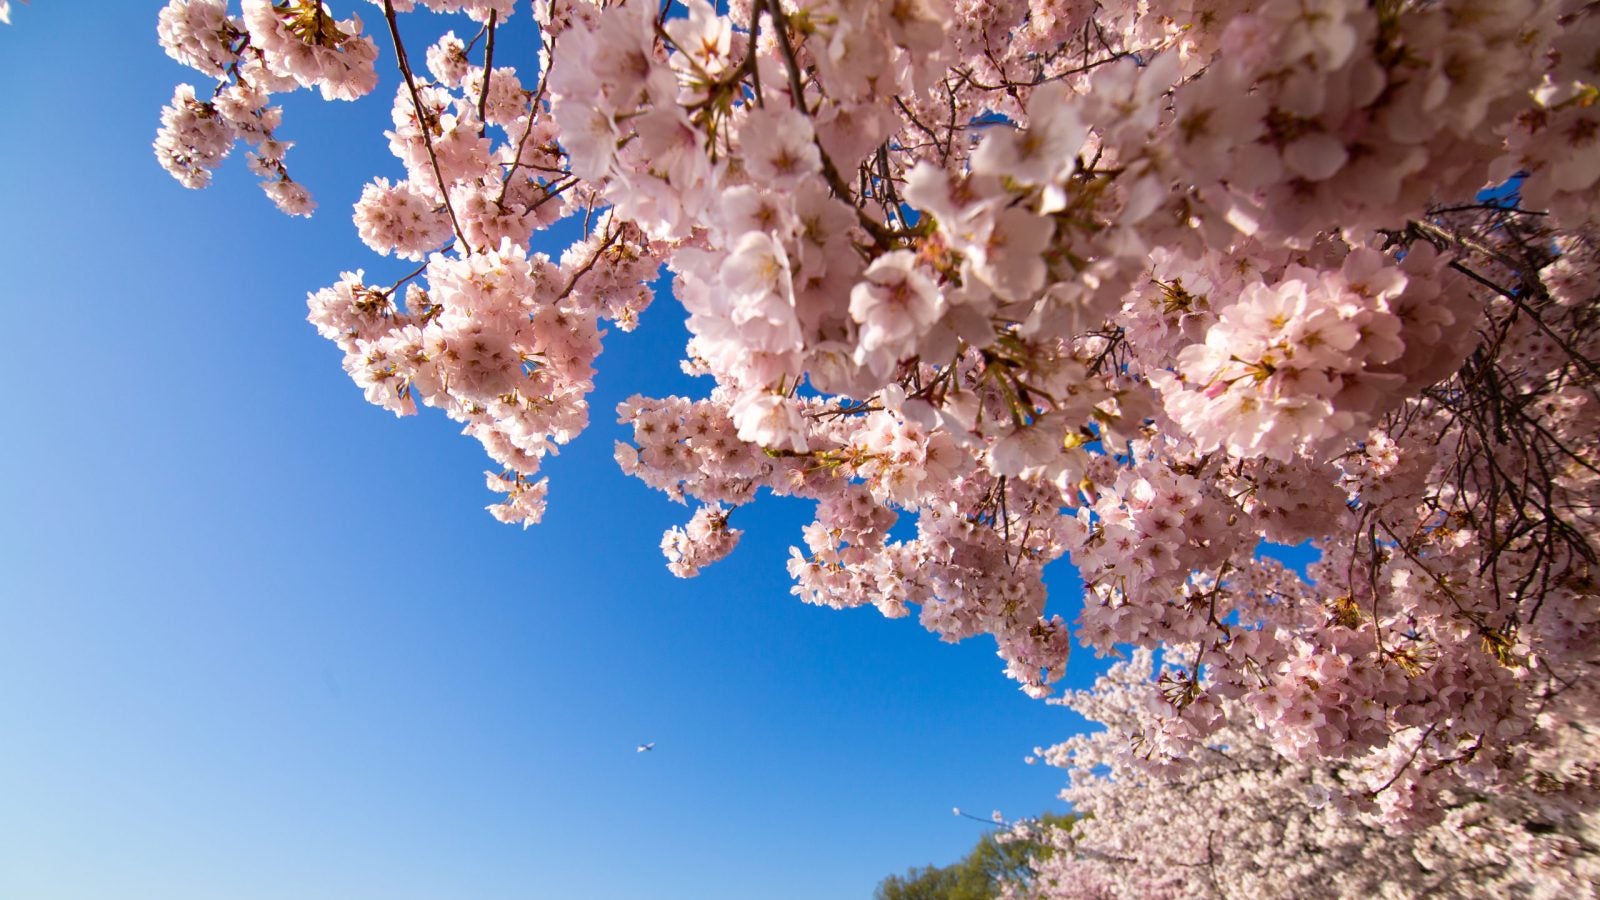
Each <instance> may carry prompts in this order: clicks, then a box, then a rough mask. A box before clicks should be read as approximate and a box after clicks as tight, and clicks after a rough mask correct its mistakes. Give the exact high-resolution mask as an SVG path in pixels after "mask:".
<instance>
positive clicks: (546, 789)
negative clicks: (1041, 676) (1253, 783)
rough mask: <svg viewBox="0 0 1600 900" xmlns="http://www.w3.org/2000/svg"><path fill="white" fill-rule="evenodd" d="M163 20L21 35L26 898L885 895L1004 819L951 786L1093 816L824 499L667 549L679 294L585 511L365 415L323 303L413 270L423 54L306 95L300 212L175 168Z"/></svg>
mask: <svg viewBox="0 0 1600 900" xmlns="http://www.w3.org/2000/svg"><path fill="white" fill-rule="evenodd" d="M159 7H160V4H159V3H157V2H155V0H139V2H133V0H117V2H111V0H80V2H60V0H39V2H36V3H34V4H33V5H31V6H26V7H17V8H15V9H14V16H13V18H14V21H15V24H14V25H13V26H11V27H10V28H8V29H0V84H4V85H5V86H6V87H7V88H8V91H7V96H6V99H5V101H4V114H3V115H0V147H4V149H3V150H0V157H3V158H4V161H5V165H3V166H0V198H4V210H5V215H4V217H3V219H0V232H3V235H0V236H3V240H0V313H3V315H4V321H5V323H6V329H7V334H8V335H9V336H10V341H9V346H8V348H7V352H6V353H5V354H4V355H3V356H0V367H3V368H0V375H3V383H4V384H5V386H6V387H7V388H9V390H8V391H7V394H6V397H7V399H8V401H9V405H10V411H9V414H8V416H7V424H6V425H5V426H3V427H0V465H3V470H0V471H3V474H0V798H3V799H0V897H4V898H7V900H11V898H16V900H66V898H73V900H79V898H82V900H88V898H95V900H105V898H118V900H120V898H129V900H132V898H162V900H188V898H196V900H198V898H217V897H227V898H238V900H248V898H305V900H309V898H335V897H337V898H384V900H407V898H419V900H420V898H475V900H476V898H566V897H585V898H591V897H592V898H619V900H622V898H750V897H762V898H773V900H782V898H795V900H802V898H850V897H862V898H865V897H868V896H870V894H871V891H872V888H873V886H874V885H875V884H876V882H877V881H878V880H879V879H880V878H881V877H883V876H884V875H887V874H890V873H897V872H900V871H903V870H904V869H906V868H908V867H910V866H913V865H921V864H926V863H930V862H937V863H943V862H949V861H952V860H954V859H955V858H957V857H959V855H960V854H961V853H962V852H964V851H965V850H966V849H967V848H968V847H969V846H970V845H971V843H972V842H973V841H974V840H975V839H976V837H977V836H978V834H979V833H980V832H981V826H979V825H977V824H976V823H973V822H970V821H966V820H962V819H956V818H954V817H952V816H951V814H950V808H951V807H952V806H957V805H959V806H962V807H964V808H967V809H970V810H975V811H978V812H980V813H984V814H986V813H987V811H988V810H990V809H993V808H1000V809H1002V810H1004V811H1005V812H1006V813H1007V814H1010V815H1026V814H1031V813H1038V812H1042V811H1045V810H1052V809H1061V808H1062V807H1061V805H1060V804H1059V802H1058V801H1056V800H1055V799H1054V794H1055V791H1056V790H1057V788H1058V787H1059V786H1060V783H1061V773H1058V772H1056V771H1053V770H1050V769H1048V768H1044V767H1042V766H1039V767H1029V766H1026V765H1024V764H1023V762H1022V758H1023V757H1024V756H1025V755H1026V754H1028V753H1029V752H1030V750H1031V749H1032V748H1033V747H1034V746H1035V745H1038V744H1046V743H1051V742H1053V741H1055V740H1059V739H1061V738H1064V737H1065V736H1067V735H1068V734H1070V733H1071V732H1072V730H1073V729H1074V728H1076V727H1078V720H1076V719H1075V718H1074V717H1072V716H1071V715H1070V714H1068V713H1066V712H1064V711H1061V710H1059V709H1056V708H1053V707H1049V706H1046V705H1044V704H1041V703H1037V702H1034V701H1030V700H1028V699H1027V698H1025V697H1024V696H1023V695H1022V694H1021V693H1020V692H1018V691H1017V690H1016V689H1015V687H1014V686H1013V685H1012V684H1011V683H1010V682H1008V681H1007V680H1006V679H1004V678H1003V677H1002V675H1001V674H1000V664H999V661H998V660H997V659H996V658H995V656H994V648H993V644H992V642H991V641H989V640H987V639H983V640H974V641H970V642H967V643H965V644H961V645H954V646H953V645H948V644H943V643H940V642H939V641H938V640H937V639H935V638H934V637H933V636H931V635H929V634H928V633H926V632H924V631H923V630H922V629H921V628H920V627H918V626H917V625H916V624H915V623H914V622H913V621H910V620H899V621H888V620H884V619H882V618H880V617H879V616H878V614H877V613H876V612H874V611H871V610H858V611H853V612H846V613H841V612H835V611H832V610H825V609H816V608H811V607H806V606H803V605H802V604H800V603H799V602H798V601H796V600H794V599H793V598H792V597H790V596H789V594H788V587H789V582H788V580H787V576H786V575H785V574H784V570H783V561H784V558H785V556H786V554H787V548H788V546H789V545H790V544H794V543H799V527H800V525H801V524H803V522H804V521H805V520H806V509H805V507H804V505H803V504H799V503H791V502H778V503H773V502H768V503H764V504H762V505H761V507H760V508H759V511H757V510H747V511H744V512H741V513H740V519H741V521H740V523H739V524H740V525H741V526H742V527H744V528H745V530H746V534H745V538H744V542H743V544H742V545H741V547H740V548H739V550H738V551H737V552H736V553H735V554H734V555H733V557H731V558H730V559H729V560H727V561H725V562H724V563H721V564H719V565H717V566H714V567H712V568H711V569H709V570H707V571H706V573H705V574H703V575H702V576H701V577H699V578H698V579H694V580H691V581H679V580H677V579H675V578H672V577H671V576H670V575H669V574H667V572H666V571H665V568H664V567H663V565H662V559H661V555H660V552H659V550H658V547H657V545H658V542H659V540H660V534H661V531H662V529H664V528H666V527H667V526H669V525H672V524H677V523H680V522H682V521H683V520H685V519H686V518H687V512H688V511H687V510H686V509H684V508H683V507H679V506H676V505H674V504H672V503H671V502H669V501H667V500H666V499H665V498H663V497H662V496H661V495H659V494H657V493H655V492H652V491H650V490H649V489H648V488H646V487H644V486H643V485H642V484H640V483H638V482H636V481H632V480H629V479H627V478H624V477H623V476H622V475H621V474H620V473H619V472H618V471H617V469H616V466H615V464H614V463H613V462H612V459H611V452H610V447H611V443H612V441H613V440H614V439H615V438H616V437H617V436H618V435H619V429H618V427H617V426H615V425H613V424H612V420H613V416H611V415H610V411H611V409H612V408H613V406H614V405H615V403H616V402H617V401H618V400H619V399H621V398H623V397H625V396H627V395H629V394H631V393H634V392H641V393H656V394H662V393H668V392H671V391H673V390H677V389H680V388H681V387H682V386H683V385H684V381H683V378H682V376H681V375H679V374H678V373H677V371H676V367H675V364H674V360H675V359H676V357H677V353H678V351H679V350H680V349H681V347H682V339H683V336H684V332H683V328H682V323H681V314H680V313H679V311H678V310H677V308H676V307H675V305H674V304H672V303H671V302H670V301H663V302H661V303H659V304H658V305H657V306H655V307H653V308H652V309H651V310H650V311H649V312H648V313H647V314H646V317H645V320H644V325H643V327H641V329H640V330H639V331H638V332H636V333H635V334H632V335H623V334H620V333H614V334H612V335H611V336H610V337H609V338H608V341H607V345H606V352H605V354H604V355H603V356H602V357H601V360H600V370H601V374H600V378H599V388H598V391H597V394H596V396H595V402H594V409H595V416H594V419H595V425H594V427H593V428H592V429H591V430H590V431H589V432H588V433H586V434H585V435H584V436H583V437H582V438H581V439H580V440H579V441H577V442H576V443H575V444H573V445H572V446H571V447H569V448H567V450H566V451H565V452H564V453H563V454H562V456H561V457H559V458H557V459H554V460H552V461H551V462H550V465H549V466H548V469H547V471H548V473H549V474H550V475H551V481H552V487H551V504H550V511H549V514H548V515H547V517H546V520H545V523H544V524H543V525H541V526H538V527H535V528H533V529H530V530H529V531H527V532H523V531H521V530H519V529H515V528H509V527H506V526H502V525H499V524H498V523H496V522H495V521H493V520H492V519H491V518H490V517H489V516H488V515H487V514H486V513H485V512H484V511H483V506H484V505H485V504H486V503H489V502H491V501H492V500H493V499H494V498H493V496H492V495H490V494H489V493H487V492H486V491H485V490H484V488H483V485H482V474H481V473H482V472H483V470H484V469H486V468H489V465H488V462H487V460H486V459H485V458H484V457H483V455H482V452H481V450H480V449H479V448H478V447H477V445H476V444H475V443H474V442H473V441H471V440H469V439H467V438H464V437H461V436H460V435H458V434H457V433H456V429H455V427H454V426H452V424H451V423H449V422H448V421H446V420H445V419H444V418H443V417H442V416H439V415H437V414H430V413H429V412H427V411H425V412H424V414H423V415H422V416H419V417H416V418H412V419H406V420H396V419H395V418H393V417H392V416H390V415H389V414H388V413H385V412H383V411H382V410H379V409H377V408H375V407H371V406H368V405H367V404H366V403H365V401H363V400H362V398H361V395H360V392H359V391H358V390H357V389H356V388H355V387H354V386H353V385H352V384H351V383H350V382H349V381H348V379H347V378H346V376H345V375H344V374H343V372H342V371H341V370H340V368H339V357H338V353H337V351H336V350H335V348H334V347H333V346H332V345H331V344H329V343H327V342H325V341H323V340H322V339H320V338H319V337H317V336H316V334H315V333H314V331H313V330H312V328H311V327H310V326H309V325H308V324H306V323H305V321H304V318H305V304H304V297H305V293H306V291H308V290H311V289H315V288H317V287H321V286H323V285H326V284H329V283H331V282H332V281H334V280H335V279H336V278H337V276H338V273H339V271H340V270H341V269H344V268H356V267H365V268H366V269H367V270H368V271H369V272H372V273H384V274H388V273H391V272H399V271H403V267H402V266H401V265H399V264H396V263H395V262H394V261H392V260H384V259H382V258H379V257H376V256H374V255H373V254H371V253H370V252H369V251H367V250H366V249H365V248H364V247H363V246H362V245H361V244H360V243H359V241H358V240H357V238H356V235H355V230H354V227H353V226H352V225H351V223H350V220H349V207H350V204H351V203H352V202H353V201H354V200H355V198H356V197H357V196H358V195H359V192H360V186H361V183H362V181H363V179H364V178H366V177H369V176H370V175H374V174H384V175H389V176H391V177H393V176H395V175H397V174H399V166H398V163H396V162H394V161H393V160H392V159H391V158H390V157H389V156H388V154H387V150H386V148H385V142H384V139H383V138H382V137H381V134H380V130H381V129H380V127H381V123H383V122H384V121H385V120H386V118H387V115H388V101H389V98H390V97H391V96H392V94H391V93H390V92H391V91H392V90H393V86H394V84H395V81H394V77H393V73H392V70H385V71H384V78H385V80H384V82H383V83H382V84H380V87H379V90H378V93H377V94H376V95H374V96H373V97H371V98H368V99H367V100H366V101H363V102H361V103H357V104H354V105H339V106H333V105H329V104H324V103H322V102H320V100H315V99H313V98H312V97H310V96H296V97H290V98H287V103H286V106H287V115H286V124H285V126H284V128H283V130H282V132H281V134H282V136H284V137H286V138H288V139H291V140H296V141H298V142H299V145H298V146H297V147H296V148H295V150H294V151H293V152H292V153H291V154H290V156H289V161H290V163H291V168H292V169H293V170H294V171H295V172H296V174H297V177H299V178H300V179H301V180H302V181H304V182H305V183H307V184H308V185H309V186H310V188H311V189H312V190H313V192H315V193H316V195H317V197H318V200H319V202H320V203H321V211H320V213H319V215H318V216H317V217H316V218H314V219H312V220H310V221H305V220H299V219H289V218H286V217H283V216H281V215H279V214H277V213H276V212H275V211H273V210H272V209H271V207H270V204H269V203H268V202H267V200H266V199H265V198H264V197H263V196H262V195H261V194H260V193H259V191H258V190H257V189H256V188H255V186H254V179H253V178H252V177H251V176H249V175H248V173H246V172H245V170H244V161H243V159H242V158H237V159H230V160H229V161H228V162H227V164H225V165H224V167H223V171H222V172H221V173H220V175H219V177H218V179H217V184H216V185H215V186H214V187H212V188H211V189H210V190H208V191H204V192H192V191H186V190H184V189H182V188H181V187H180V186H179V185H178V184H177V183H176V182H174V181H172V180H171V179H170V178H169V177H168V176H167V175H166V174H165V173H164V172H162V171H161V170H160V168H159V167H158V166H157V165H156V162H155V160H154V157H153V155H152V153H151V150H150V142H151V140H152V138H153V136H154V134H155V129H156V127H157V124H158V111H159V109H160V107H161V105H162V104H163V103H165V102H166V101H167V100H168V99H169V98H170V96H171V93H172V88H173V85H174V84H175V83H177V82H178V81H180V80H183V79H185V78H186V77H188V74H197V73H187V70H183V69H180V68H179V67H178V66H177V65H176V64H175V63H172V62H171V61H169V60H168V59H167V58H166V57H165V56H164V55H163V53H162V52H161V50H160V48H159V47H158V45H157V43H156V40H155V18H156V12H157V10H158V9H159ZM336 8H337V9H338V10H339V11H341V12H342V11H344V10H345V9H348V8H350V6H349V4H348V3H346V4H344V5H343V6H340V7H336ZM360 9H361V10H362V13H363V15H364V16H366V17H368V18H369V19H370V21H369V26H370V25H376V24H381V22H380V21H379V20H378V19H377V17H376V15H375V11H374V10H371V9H369V8H368V7H366V5H365V4H363V5H362V6H361V7H360ZM511 24H512V27H511V28H510V29H508V31H507V32H506V33H505V34H503V35H502V39H501V44H500V46H499V47H497V55H498V54H501V53H511V52H514V51H512V50H510V49H508V48H511V47H514V46H515V41H516V40H518V39H519V36H520V39H521V40H523V41H529V40H531V38H530V36H529V34H528V31H527V29H528V28H530V23H529V21H528V19H527V18H526V16H525V15H524V16H522V17H520V18H519V19H515V20H513V22H512V23H511ZM421 46H422V43H421V40H420V39H419V40H417V41H414V42H413V48H414V49H415V48H418V47H421ZM386 58H387V53H386ZM1070 579H1071V575H1070V572H1067V571H1064V570H1063V571H1059V572H1057V573H1056V578H1055V586H1056V605H1057V608H1058V609H1059V610H1061V611H1063V612H1064V613H1065V614H1067V615H1069V616H1070V615H1073V609H1074V607H1075V596H1074V591H1073V588H1072V585H1071V582H1070ZM1095 668H1096V662H1095V661H1094V660H1093V659H1092V657H1091V656H1090V654H1088V653H1086V652H1083V653H1079V654H1078V655H1077V656H1076V657H1075V658H1074V665H1073V672H1074V674H1073V675H1072V677H1071V679H1070V680H1071V681H1072V682H1074V683H1078V684H1082V683H1083V682H1084V678H1085V677H1086V676H1087V674H1088V673H1090V672H1092V671H1093V670H1094V669H1095ZM647 740H649V741H656V742H657V745H658V749H657V750H656V751H655V752H654V753H650V754H637V753H635V752H634V745H635V744H636V743H638V742H640V741H647Z"/></svg>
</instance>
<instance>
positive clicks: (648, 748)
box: [634, 741, 656, 753]
mask: <svg viewBox="0 0 1600 900" xmlns="http://www.w3.org/2000/svg"><path fill="white" fill-rule="evenodd" d="M655 748H656V742H655V741H651V742H650V743H648V744H640V745H639V749H638V750H636V751H634V752H635V753H648V752H649V751H651V750H654V749H655Z"/></svg>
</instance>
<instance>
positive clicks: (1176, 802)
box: [1002, 650, 1600, 900]
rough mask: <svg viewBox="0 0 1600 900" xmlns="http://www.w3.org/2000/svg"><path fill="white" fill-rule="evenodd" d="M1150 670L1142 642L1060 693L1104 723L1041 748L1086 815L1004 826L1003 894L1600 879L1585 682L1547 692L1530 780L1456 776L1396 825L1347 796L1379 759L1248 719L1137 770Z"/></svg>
mask: <svg viewBox="0 0 1600 900" xmlns="http://www.w3.org/2000/svg"><path fill="white" fill-rule="evenodd" d="M1154 670H1155V666H1154V661H1153V657H1152V654H1151V652H1150V651H1148V650H1139V651H1135V652H1134V653H1133V654H1132V658H1131V659H1129V660H1127V661H1124V662H1119V663H1117V664H1115V665H1114V666H1112V667H1111V671H1110V672H1109V673H1107V674H1106V675H1105V676H1104V677H1103V678H1102V679H1101V680H1100V682H1099V683H1098V684H1096V685H1095V689H1094V690H1093V691H1084V692H1076V693H1073V694H1071V695H1069V696H1068V697H1065V698H1063V699H1062V700H1061V701H1057V702H1064V703H1065V704H1066V705H1068V706H1070V707H1072V708H1074V709H1075V710H1077V711H1078V712H1080V713H1082V714H1083V715H1085V716H1088V717H1089V718H1091V719H1094V720H1096V721H1098V722H1101V723H1103V724H1104V725H1105V726H1106V728H1105V730H1104V731H1101V732H1099V733H1096V734H1089V735H1081V736H1078V737H1075V738H1072V739H1071V740H1069V741H1067V742H1066V743H1063V744H1061V745H1059V746H1056V747H1052V748H1050V749H1049V750H1047V751H1042V752H1043V753H1044V755H1045V757H1046V759H1048V760H1049V761H1050V762H1052V763H1055V764H1057V765H1061V766H1064V767H1066V768H1067V769H1068V770H1069V771H1070V773H1071V787H1070V788H1068V790H1067V791H1066V792H1065V796H1066V797H1067V798H1068V799H1070V800H1071V801H1072V803H1073V805H1074V806H1075V807H1076V808H1077V809H1078V810H1079V811H1080V812H1081V813H1084V814H1086V815H1084V816H1083V817H1082V818H1079V819H1078V820H1076V821H1074V822H1069V823H1066V824H1065V825H1062V824H1060V823H1054V822H1023V823H1019V824H1018V825H1017V826H1015V827H1014V828H1012V829H1011V830H1010V831H1009V832H1007V833H1006V834H1005V835H1003V836H1002V839H1003V840H1006V839H1009V840H1011V841H1014V842H1016V843H1017V844H1018V845H1019V846H1021V847H1025V848H1028V850H1029V852H1028V859H1029V864H1028V866H1027V868H1026V869H1025V870H1024V871H1022V872H1020V873H1019V872H1013V873H1010V874H1011V879H1010V884H1008V885H1007V886H1006V889H1005V890H1003V891H1002V895H1003V896H1004V897H1005V898H1006V900H1068V898H1085V900H1088V898H1113V897H1126V898H1130V900H1131V898H1140V900H1143V898H1162V897H1347V898H1362V900H1365V898H1372V897H1549V898H1567V897H1589V896H1593V895H1594V893H1595V888H1596V885H1597V884H1600V854H1597V853H1596V847H1597V845H1596V841H1600V827H1597V826H1600V822H1597V821H1596V819H1595V816H1594V813H1593V809H1594V803H1595V799H1596V795H1597V793H1600V768H1597V767H1596V766H1595V764H1594V762H1595V760H1596V759H1597V758H1600V757H1597V751H1600V748H1597V747H1596V746H1595V744H1596V743H1597V741H1600V734H1595V733H1594V732H1592V731H1589V730H1584V729H1579V728H1575V727H1573V726H1572V724H1571V719H1573V718H1575V717H1576V718H1580V719H1581V718H1587V714H1586V710H1585V708H1584V707H1587V706H1589V705H1590V704H1592V703H1593V696H1592V695H1593V691H1592V690H1588V689H1587V686H1584V687H1583V688H1574V691H1573V692H1569V693H1568V694H1566V695H1563V696H1562V697H1561V698H1558V699H1557V700H1556V701H1554V703H1552V705H1551V709H1550V710H1549V711H1548V713H1549V715H1551V716H1552V718H1553V719H1554V720H1556V721H1560V720H1563V719H1565V720H1567V721H1566V723H1565V724H1562V725H1559V726H1557V727H1553V728H1551V729H1549V730H1548V731H1547V732H1546V734H1545V740H1543V741H1541V742H1540V744H1539V745H1538V746H1537V747H1533V748H1530V755H1529V765H1528V767H1527V769H1526V774H1525V775H1524V776H1523V777H1524V778H1525V779H1526V781H1525V783H1523V784H1520V785H1517V786H1516V787H1517V788H1520V789H1515V790H1505V789H1503V788H1504V787H1507V786H1502V789H1500V790H1486V789H1482V788H1474V787H1469V786H1464V785H1458V786H1455V787H1452V788H1450V789H1447V790H1445V791H1443V792H1441V794H1440V796H1439V802H1438V806H1437V809H1436V812H1435V814H1434V815H1433V816H1432V817H1431V820H1430V821H1429V822H1427V823H1426V824H1424V825H1421V826H1420V827H1417V828H1412V829H1405V830H1396V829H1391V828H1383V827H1380V826H1379V825H1377V824H1375V823H1374V822H1373V821H1372V820H1371V819H1370V818H1369V817H1366V816H1361V815H1353V814H1352V813H1353V812H1354V811H1353V810H1352V809H1351V805H1350V799H1349V798H1350V794H1349V787H1350V785H1352V784H1372V783H1373V782H1374V781H1375V780H1377V779H1382V778H1385V775H1384V766H1382V765H1379V766H1377V767H1374V766H1373V764H1372V763H1373V761H1371V760H1366V761H1358V762H1355V763H1341V762H1335V761H1330V760H1326V759H1319V758H1316V757H1310V758H1298V757H1296V756H1293V755H1289V754H1285V753H1283V752H1282V751H1281V750H1279V749H1277V748H1275V747H1274V746H1273V745H1272V742H1271V741H1270V740H1269V739H1268V738H1267V736H1266V734H1265V733H1264V732H1262V731H1260V730H1259V729H1256V728H1251V727H1248V726H1243V727H1241V726H1239V725H1229V726H1226V727H1224V728H1222V729H1220V730H1218V731H1217V732H1216V733H1214V734H1213V735H1212V737H1211V740H1210V743H1209V745H1208V747H1207V748H1206V750H1205V751H1204V752H1203V753H1202V754H1200V755H1199V756H1198V757H1197V758H1196V759H1195V764H1193V765H1190V766H1185V767H1182V768H1168V769H1166V770H1165V771H1152V770H1150V769H1147V768H1143V767H1139V766H1130V765H1129V764H1128V744H1127V741H1126V739H1125V735H1127V734H1137V733H1140V732H1141V731H1143V730H1145V729H1147V728H1150V727H1155V726H1154V723H1153V721H1152V718H1153V717H1152V710H1151V709H1150V707H1149V705H1148V704H1147V703H1146V702H1145V701H1146V698H1147V697H1148V694H1149V688H1150V685H1151V682H1152V679H1153V678H1154V677H1155V671H1154ZM1580 693H1582V694H1588V695H1589V696H1587V697H1585V698H1584V699H1582V700H1579V699H1578V697H1577V694H1580ZM1234 703H1237V701H1227V702H1226V703H1225V705H1231V704H1234ZM1239 721H1248V719H1247V717H1241V718H1240V720H1239ZM1379 796H1380V797H1383V796H1387V794H1386V793H1384V794H1380V795H1379ZM1152 835H1163V836H1166V837H1165V838H1164V839H1163V838H1157V839H1152Z"/></svg>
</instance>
